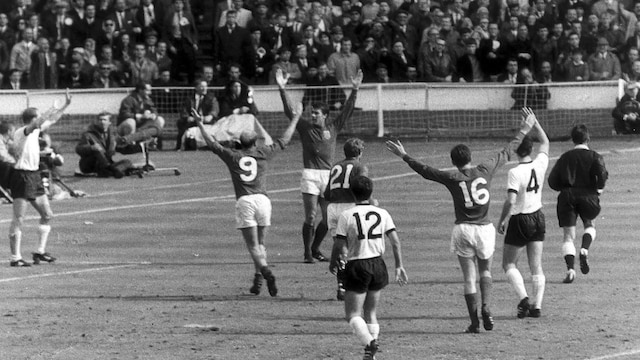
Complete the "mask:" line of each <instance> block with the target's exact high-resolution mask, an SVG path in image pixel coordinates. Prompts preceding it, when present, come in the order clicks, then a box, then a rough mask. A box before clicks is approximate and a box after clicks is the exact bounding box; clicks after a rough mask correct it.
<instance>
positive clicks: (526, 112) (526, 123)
mask: <svg viewBox="0 0 640 360" xmlns="http://www.w3.org/2000/svg"><path fill="white" fill-rule="evenodd" d="M536 121H538V118H537V117H536V114H535V113H534V112H533V110H531V108H529V107H523V108H522V124H520V131H521V132H522V133H524V134H525V135H526V134H527V133H528V132H529V131H530V130H531V129H532V128H533V127H534V126H535V124H536Z"/></svg>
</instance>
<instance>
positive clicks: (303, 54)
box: [293, 45, 318, 84]
mask: <svg viewBox="0 0 640 360" xmlns="http://www.w3.org/2000/svg"><path fill="white" fill-rule="evenodd" d="M307 55H308V54H307V47H306V46H304V45H298V46H297V47H296V53H295V56H294V57H293V62H294V63H295V64H297V65H298V67H299V68H300V71H301V72H302V82H303V83H305V84H306V83H308V80H309V78H310V77H312V76H315V75H316V74H317V71H318V63H317V62H316V61H315V59H309V57H308V56H307ZM314 71H315V72H314ZM309 72H312V73H313V75H309Z"/></svg>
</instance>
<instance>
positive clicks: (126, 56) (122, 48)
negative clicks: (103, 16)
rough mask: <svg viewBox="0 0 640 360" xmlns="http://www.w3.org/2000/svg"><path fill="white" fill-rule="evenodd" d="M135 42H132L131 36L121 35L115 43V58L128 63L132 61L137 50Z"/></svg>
mask: <svg viewBox="0 0 640 360" xmlns="http://www.w3.org/2000/svg"><path fill="white" fill-rule="evenodd" d="M134 45H135V42H131V36H129V34H126V33H124V34H121V35H120V37H118V38H117V39H116V41H115V46H114V47H113V48H114V50H115V53H114V54H115V56H114V57H115V58H116V59H118V60H120V61H122V62H124V63H126V62H129V61H131V58H132V57H133V50H134V48H135V46H134Z"/></svg>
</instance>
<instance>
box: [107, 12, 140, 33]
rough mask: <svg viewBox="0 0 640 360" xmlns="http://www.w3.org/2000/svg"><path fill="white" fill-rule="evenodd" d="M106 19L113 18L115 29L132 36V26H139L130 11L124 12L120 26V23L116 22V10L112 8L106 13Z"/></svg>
mask: <svg viewBox="0 0 640 360" xmlns="http://www.w3.org/2000/svg"><path fill="white" fill-rule="evenodd" d="M107 19H110V20H113V22H115V24H116V27H115V29H116V31H119V32H120V33H121V34H122V33H123V32H125V33H127V34H129V35H130V36H133V28H135V27H141V26H140V24H139V23H138V21H137V20H136V18H135V17H134V16H133V13H132V12H131V11H126V10H125V12H124V21H123V22H122V27H120V23H119V22H118V16H117V15H116V11H115V10H113V11H111V12H110V13H109V14H108V15H107Z"/></svg>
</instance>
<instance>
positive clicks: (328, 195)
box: [324, 159, 367, 203]
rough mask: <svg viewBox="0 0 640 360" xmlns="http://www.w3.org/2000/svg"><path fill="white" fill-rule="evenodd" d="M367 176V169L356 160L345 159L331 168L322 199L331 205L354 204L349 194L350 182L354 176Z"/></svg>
mask: <svg viewBox="0 0 640 360" xmlns="http://www.w3.org/2000/svg"><path fill="white" fill-rule="evenodd" d="M360 175H367V168H366V167H365V166H364V165H362V164H361V163H360V161H358V160H356V159H345V160H342V161H340V162H337V163H336V164H335V165H333V166H332V167H331V174H330V176H329V184H328V186H327V188H326V190H325V193H324V198H325V199H326V200H328V201H329V202H332V203H352V202H355V199H354V197H353V195H352V194H351V186H350V185H351V180H353V178H355V177H356V176H360Z"/></svg>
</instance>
